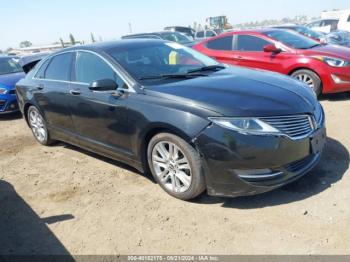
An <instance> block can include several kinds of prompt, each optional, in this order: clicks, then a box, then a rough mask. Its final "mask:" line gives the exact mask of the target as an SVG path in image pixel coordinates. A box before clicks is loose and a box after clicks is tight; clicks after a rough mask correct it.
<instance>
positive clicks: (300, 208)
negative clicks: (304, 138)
mask: <svg viewBox="0 0 350 262" xmlns="http://www.w3.org/2000/svg"><path fill="white" fill-rule="evenodd" d="M322 104H323V105H324V108H325V111H326V116H327V129H328V136H329V139H328V144H327V148H326V150H325V152H324V154H323V157H322V162H321V163H320V164H319V165H318V166H317V167H316V168H315V169H314V170H313V171H312V172H311V173H310V174H309V175H307V176H305V177H303V178H301V179H300V180H298V181H296V182H295V183H293V184H290V185H288V186H286V187H284V188H281V189H279V190H276V191H273V192H270V193H267V194H264V195H259V196H253V197H244V198H236V199H230V198H214V197H209V196H207V195H206V194H204V195H202V196H201V197H199V198H198V199H196V200H195V201H192V202H183V201H180V200H177V199H174V198H172V197H170V196H168V195H167V194H166V193H165V192H163V191H162V190H161V188H160V187H159V186H158V185H156V184H155V183H154V182H153V180H152V179H151V178H150V177H148V176H147V175H143V174H140V173H138V172H137V171H136V170H134V169H133V168H131V167H128V166H125V165H123V164H121V163H118V162H116V161H113V160H108V159H106V158H103V157H99V156H97V155H94V154H91V153H88V152H86V151H84V150H81V149H78V148H76V147H73V146H70V145H67V144H63V143H61V144H57V145H55V146H52V147H43V146H40V145H39V144H37V143H36V142H35V141H34V138H33V137H32V134H31V132H30V130H29V129H28V128H27V126H26V124H25V122H24V120H23V119H21V118H20V116H18V115H17V116H16V115H15V116H7V117H5V116H1V117H0V126H1V134H2V136H1V138H0V254H74V255H78V254H177V255H180V254H349V253H350V230H349V224H350V207H349V203H350V190H349V188H350V177H349V175H350V172H349V169H348V168H349V152H348V150H350V121H349V120H350V116H349V114H350V95H349V94H345V95H344V94H343V95H337V96H327V97H325V98H323V99H322Z"/></svg>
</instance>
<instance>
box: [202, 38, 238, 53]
mask: <svg viewBox="0 0 350 262" xmlns="http://www.w3.org/2000/svg"><path fill="white" fill-rule="evenodd" d="M232 40H233V37H232V36H225V37H222V38H218V39H214V40H211V41H209V42H208V43H207V48H209V49H213V50H222V51H232Z"/></svg>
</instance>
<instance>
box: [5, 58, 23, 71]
mask: <svg viewBox="0 0 350 262" xmlns="http://www.w3.org/2000/svg"><path fill="white" fill-rule="evenodd" d="M19 72H23V69H22V67H21V66H20V65H19V64H18V62H17V61H16V60H15V58H12V57H4V58H0V75H6V74H14V73H19Z"/></svg>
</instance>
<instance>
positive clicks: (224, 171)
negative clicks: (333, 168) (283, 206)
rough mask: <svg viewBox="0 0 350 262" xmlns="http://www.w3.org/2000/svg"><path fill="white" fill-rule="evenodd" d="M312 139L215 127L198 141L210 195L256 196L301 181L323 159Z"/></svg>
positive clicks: (203, 133)
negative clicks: (264, 134) (313, 147)
mask: <svg viewBox="0 0 350 262" xmlns="http://www.w3.org/2000/svg"><path fill="white" fill-rule="evenodd" d="M322 130H324V133H323V136H322V137H323V138H324V141H325V139H326V134H325V128H324V127H323V126H322V128H320V129H319V130H318V131H317V132H318V133H319V132H321V131H322ZM311 139H312V135H311V136H310V137H306V138H303V139H298V140H292V139H290V138H288V137H284V136H257V135H244V134H240V133H238V132H235V131H231V130H228V129H224V128H222V127H219V126H217V125H215V124H213V125H212V126H210V127H208V128H207V129H206V130H204V132H202V133H201V134H200V135H199V136H198V137H197V139H196V145H197V148H198V150H199V151H200V153H201V155H202V158H203V168H204V173H205V179H206V184H207V191H208V194H209V195H213V196H230V197H236V196H244V195H255V194H259V193H264V192H267V191H271V190H273V189H275V188H278V187H281V186H283V185H285V184H287V183H290V182H292V181H294V180H296V179H298V178H300V177H301V176H303V175H305V174H306V173H308V172H309V171H310V170H311V169H312V168H313V167H314V166H315V165H316V164H317V163H318V162H319V160H320V156H321V151H318V152H313V150H312V146H311ZM322 143H324V142H323V141H322ZM255 172H256V173H255Z"/></svg>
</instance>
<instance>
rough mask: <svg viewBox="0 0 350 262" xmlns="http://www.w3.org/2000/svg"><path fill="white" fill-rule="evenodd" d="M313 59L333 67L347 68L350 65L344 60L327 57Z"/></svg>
mask: <svg viewBox="0 0 350 262" xmlns="http://www.w3.org/2000/svg"><path fill="white" fill-rule="evenodd" d="M313 58H315V59H317V60H320V61H322V62H324V63H326V64H327V65H329V66H332V67H346V66H349V65H350V62H348V61H345V60H343V59H339V58H334V57H327V56H313Z"/></svg>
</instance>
